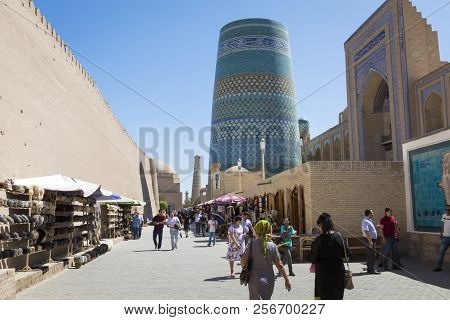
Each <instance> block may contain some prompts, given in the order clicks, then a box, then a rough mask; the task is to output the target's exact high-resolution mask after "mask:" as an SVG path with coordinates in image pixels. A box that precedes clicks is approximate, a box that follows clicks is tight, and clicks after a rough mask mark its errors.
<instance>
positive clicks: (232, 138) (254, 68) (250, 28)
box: [210, 19, 300, 176]
mask: <svg viewBox="0 0 450 320" xmlns="http://www.w3.org/2000/svg"><path fill="white" fill-rule="evenodd" d="M294 88H295V85H294V81H293V73H292V63H291V55H290V47H289V38H288V34H287V30H286V28H284V26H283V25H282V24H281V23H279V22H276V21H272V20H267V19H244V20H239V21H235V22H232V23H229V24H227V25H226V26H225V27H224V28H222V31H221V35H220V40H219V47H218V58H217V65H216V78H215V87H214V98H213V111H212V118H211V144H210V162H211V163H220V164H221V169H222V170H226V169H228V168H229V167H231V166H234V165H236V162H237V161H238V159H241V160H242V165H243V167H245V168H246V169H248V170H251V171H256V170H260V169H261V153H260V150H259V141H260V139H261V138H262V137H264V138H265V140H266V153H265V165H266V172H267V176H270V175H273V174H276V173H279V172H282V171H284V170H287V169H290V168H292V167H296V166H298V165H299V164H300V146H299V143H300V138H299V125H298V122H297V111H296V108H295V89H294Z"/></svg>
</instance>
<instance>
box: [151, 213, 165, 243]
mask: <svg viewBox="0 0 450 320" xmlns="http://www.w3.org/2000/svg"><path fill="white" fill-rule="evenodd" d="M165 223H166V217H165V215H164V211H163V210H160V211H159V212H158V214H157V215H156V217H153V220H152V224H153V226H154V229H153V243H154V244H155V250H161V245H162V238H163V230H164V224H165ZM156 238H158V241H156V240H157V239H156Z"/></svg>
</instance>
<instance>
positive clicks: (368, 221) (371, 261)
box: [361, 209, 380, 274]
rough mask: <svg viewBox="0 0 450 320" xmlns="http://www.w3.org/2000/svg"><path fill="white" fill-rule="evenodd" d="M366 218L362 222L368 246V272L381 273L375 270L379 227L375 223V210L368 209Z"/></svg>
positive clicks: (365, 213) (365, 241)
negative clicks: (376, 227)
mask: <svg viewBox="0 0 450 320" xmlns="http://www.w3.org/2000/svg"><path fill="white" fill-rule="evenodd" d="M364 215H365V217H364V219H363V220H362V222H361V229H362V234H363V237H364V243H365V245H366V248H367V273H369V274H380V273H379V272H378V271H377V270H375V245H376V242H377V237H378V234H377V229H375V225H374V224H373V221H372V220H373V216H374V214H373V210H370V209H367V210H366V211H365V212H364Z"/></svg>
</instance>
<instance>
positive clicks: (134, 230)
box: [132, 227, 139, 239]
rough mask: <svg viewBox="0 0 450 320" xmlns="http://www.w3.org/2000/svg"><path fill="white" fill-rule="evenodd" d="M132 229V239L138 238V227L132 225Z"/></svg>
mask: <svg viewBox="0 0 450 320" xmlns="http://www.w3.org/2000/svg"><path fill="white" fill-rule="evenodd" d="M132 231H133V239H137V238H139V228H136V227H132Z"/></svg>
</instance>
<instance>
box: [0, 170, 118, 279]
mask: <svg viewBox="0 0 450 320" xmlns="http://www.w3.org/2000/svg"><path fill="white" fill-rule="evenodd" d="M95 195H107V194H104V193H102V190H101V189H100V186H99V185H95V184H92V183H88V182H84V181H81V180H77V179H74V178H70V177H65V176H62V175H54V176H48V177H39V178H32V179H20V180H15V181H13V180H11V179H8V180H6V181H3V182H0V269H7V268H13V269H15V270H17V271H30V270H31V269H32V268H38V267H40V266H41V265H43V264H45V263H49V262H53V261H54V260H62V259H65V258H67V257H72V256H74V255H76V254H78V253H83V252H85V251H86V250H91V251H94V252H93V253H92V255H91V257H92V256H97V255H99V254H101V253H104V252H106V251H107V250H108V249H109V247H105V246H103V247H102V248H101V249H100V248H98V247H99V246H100V237H99V235H98V233H97V230H99V229H100V228H99V227H100V224H99V219H100V208H99V207H98V205H96V201H95V199H94V196H95ZM104 249H106V251H105V250H104ZM87 260H88V259H85V262H88V261H87Z"/></svg>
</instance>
